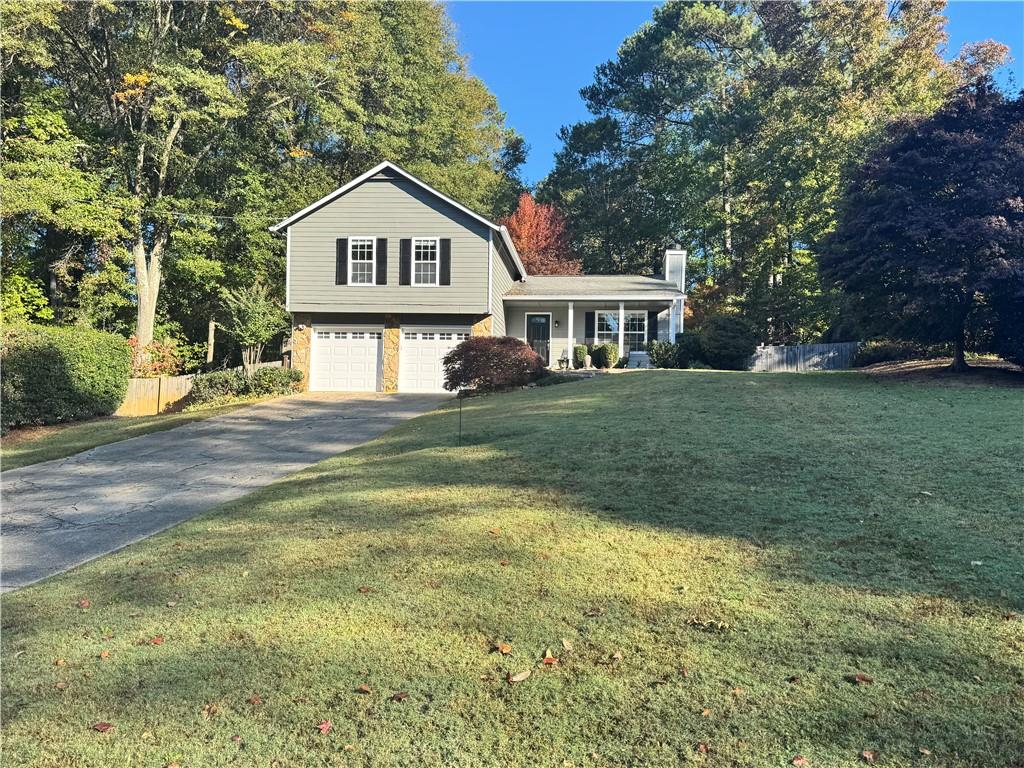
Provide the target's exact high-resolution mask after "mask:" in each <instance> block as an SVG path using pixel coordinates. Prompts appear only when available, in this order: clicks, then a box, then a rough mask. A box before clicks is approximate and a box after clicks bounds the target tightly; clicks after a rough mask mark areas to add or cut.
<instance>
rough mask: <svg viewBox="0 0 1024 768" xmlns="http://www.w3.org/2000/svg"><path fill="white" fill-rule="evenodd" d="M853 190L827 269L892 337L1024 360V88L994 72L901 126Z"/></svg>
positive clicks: (826, 257)
mask: <svg viewBox="0 0 1024 768" xmlns="http://www.w3.org/2000/svg"><path fill="white" fill-rule="evenodd" d="M898 130H899V132H898V135H897V138H896V139H895V140H893V141H892V142H891V143H888V144H887V145H885V146H883V147H881V148H880V149H879V150H877V151H876V152H875V153H874V154H873V155H872V156H871V157H870V158H869V159H868V161H867V162H866V163H865V165H864V166H863V167H862V168H861V170H860V172H859V173H858V174H857V176H856V177H855V178H854V180H853V183H852V184H851V185H850V186H849V188H848V190H847V192H846V195H845V197H844V200H843V203H842V205H841V208H840V218H839V223H838V226H837V229H836V230H835V232H834V233H833V234H832V235H831V236H830V237H829V238H828V239H827V241H826V243H825V249H824V252H823V254H822V257H821V271H822V275H823V277H824V278H825V279H826V280H827V281H831V282H834V283H835V284H836V285H837V286H838V287H840V288H841V289H842V290H844V291H845V292H847V293H848V294H850V299H851V302H852V305H853V306H859V307H860V311H862V312H863V314H864V316H865V317H870V318H872V319H873V324H874V328H875V329H876V330H879V329H882V328H884V332H885V335H888V336H893V337H896V338H904V339H908V340H914V341H922V342H929V343H932V342H948V343H950V344H951V345H952V346H953V350H954V359H953V369H954V370H965V369H966V368H967V364H966V361H965V359H964V350H965V349H966V348H968V347H969V346H974V348H976V349H979V350H981V349H985V350H993V351H998V352H1000V353H1001V354H1003V355H1004V356H1005V357H1007V359H1011V360H1014V362H1017V363H1019V364H1022V363H1024V327H1022V326H1021V324H1020V323H1018V322H1015V320H1014V318H1021V317H1022V316H1024V309H1022V307H1024V94H1021V95H1019V96H1018V97H1017V98H1015V99H1008V98H1006V97H1005V96H1003V95H1002V94H1001V93H999V92H998V91H997V90H996V89H995V88H994V87H993V86H992V83H991V80H990V79H989V78H987V77H985V78H982V79H980V80H979V81H977V82H975V83H974V84H973V85H971V86H969V87H965V88H963V89H962V90H960V91H959V92H958V93H957V94H956V96H955V97H954V98H953V99H952V100H951V101H950V102H949V103H948V104H947V105H946V106H945V107H944V108H943V109H942V110H940V111H939V112H938V113H936V114H935V115H934V116H932V117H930V118H928V119H925V120H923V121H920V122H917V123H915V124H910V125H903V126H901V127H899V129H898Z"/></svg>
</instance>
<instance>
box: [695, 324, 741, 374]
mask: <svg viewBox="0 0 1024 768" xmlns="http://www.w3.org/2000/svg"><path fill="white" fill-rule="evenodd" d="M684 335H685V334H684ZM700 346H701V356H700V359H701V360H703V361H704V362H706V363H708V364H710V365H711V367H713V368H718V369H719V370H723V371H745V370H747V369H748V368H749V367H750V358H751V357H752V356H753V354H754V352H755V351H756V350H757V330H756V329H755V328H754V325H753V324H752V323H751V322H750V321H749V320H746V319H744V318H742V317H740V316H739V315H714V316H712V317H709V318H708V319H707V320H706V321H705V322H704V325H703V326H702V327H701V334H700Z"/></svg>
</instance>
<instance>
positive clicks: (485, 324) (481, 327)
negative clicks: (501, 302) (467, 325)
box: [471, 315, 494, 336]
mask: <svg viewBox="0 0 1024 768" xmlns="http://www.w3.org/2000/svg"><path fill="white" fill-rule="evenodd" d="M493 323H494V320H493V318H492V317H491V316H490V315H487V317H484V318H481V319H480V320H477V321H476V322H475V323H473V329H472V332H471V335H473V336H492V335H493V331H492V328H493V327H494V325H493Z"/></svg>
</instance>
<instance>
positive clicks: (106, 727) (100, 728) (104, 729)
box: [92, 722, 114, 733]
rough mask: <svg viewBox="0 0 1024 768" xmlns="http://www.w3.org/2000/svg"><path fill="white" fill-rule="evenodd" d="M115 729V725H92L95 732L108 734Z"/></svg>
mask: <svg viewBox="0 0 1024 768" xmlns="http://www.w3.org/2000/svg"><path fill="white" fill-rule="evenodd" d="M113 727H114V724H113V723H102V722H101V723H93V724H92V729H93V730H94V731H99V732H100V733H106V732H107V731H109V730H110V729H111V728H113Z"/></svg>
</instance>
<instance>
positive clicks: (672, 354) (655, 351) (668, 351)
mask: <svg viewBox="0 0 1024 768" xmlns="http://www.w3.org/2000/svg"><path fill="white" fill-rule="evenodd" d="M676 352H677V350H676V345H675V344H673V343H672V342H670V341H649V342H647V357H649V358H650V360H651V365H653V366H654V367H655V368H675V367H676Z"/></svg>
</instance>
